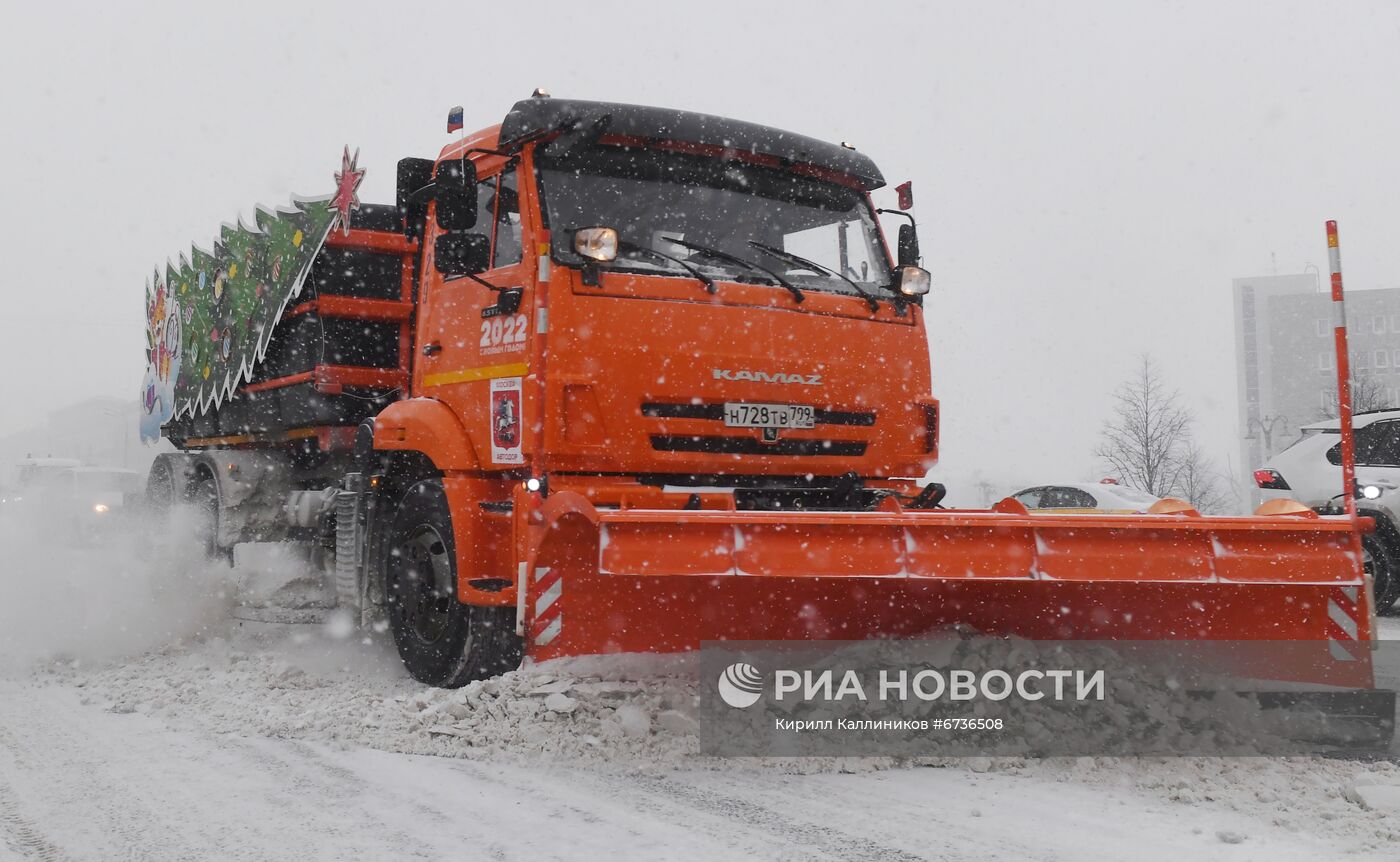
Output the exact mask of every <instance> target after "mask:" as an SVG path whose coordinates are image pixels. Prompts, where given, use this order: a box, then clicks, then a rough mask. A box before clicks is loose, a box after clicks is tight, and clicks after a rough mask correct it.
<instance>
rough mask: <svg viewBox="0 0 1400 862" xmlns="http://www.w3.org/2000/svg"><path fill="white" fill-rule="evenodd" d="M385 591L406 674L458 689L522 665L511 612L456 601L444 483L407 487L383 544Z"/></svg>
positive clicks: (454, 558)
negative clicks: (406, 670) (473, 681)
mask: <svg viewBox="0 0 1400 862" xmlns="http://www.w3.org/2000/svg"><path fill="white" fill-rule="evenodd" d="M383 572H384V586H385V592H386V594H387V598H388V606H389V625H390V628H391V629H392V631H393V634H394V645H395V646H397V647H398V650H399V657H400V658H401V659H402V660H403V663H404V667H406V668H407V669H408V672H409V674H411V675H412V676H413V678H414V679H416V680H418V681H419V682H422V683H425V684H427V685H432V686H437V687H439V688H458V687H460V686H463V685H466V684H467V683H468V682H471V681H472V680H477V679H485V678H487V677H491V676H495V675H497V674H500V673H505V672H506V671H509V670H514V669H515V668H517V667H519V666H520V660H521V657H522V655H523V650H522V643H521V639H520V638H519V637H518V636H517V635H516V634H515V609H514V608H504V607H477V606H472V605H465V604H462V603H461V602H460V601H458V599H457V545H456V542H455V541H454V540H453V537H452V512H451V510H450V509H449V508H448V506H447V495H446V494H445V493H444V492H443V489H442V483H441V482H440V481H438V480H436V479H427V480H424V481H421V482H418V483H416V484H414V485H412V486H410V487H409V489H408V491H407V492H406V493H405V494H404V496H403V499H402V501H401V502H400V503H399V507H398V511H397V512H396V513H395V515H394V519H393V523H392V524H391V525H390V527H389V530H388V535H387V536H386V541H385V542H384V567H383Z"/></svg>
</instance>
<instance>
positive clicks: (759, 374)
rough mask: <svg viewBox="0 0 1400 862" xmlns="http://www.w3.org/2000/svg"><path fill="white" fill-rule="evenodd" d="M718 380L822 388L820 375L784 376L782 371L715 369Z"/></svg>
mask: <svg viewBox="0 0 1400 862" xmlns="http://www.w3.org/2000/svg"><path fill="white" fill-rule="evenodd" d="M714 376H715V379H716V380H747V381H749V382H751V383H790V384H792V385H794V386H820V385H822V376H821V375H820V374H784V373H782V372H781V371H779V372H777V373H776V374H770V373H769V372H767V371H730V370H729V369H727V368H716V369H714Z"/></svg>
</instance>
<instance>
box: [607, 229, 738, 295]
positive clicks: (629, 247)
mask: <svg viewBox="0 0 1400 862" xmlns="http://www.w3.org/2000/svg"><path fill="white" fill-rule="evenodd" d="M617 250H618V251H626V252H633V253H636V252H640V253H642V254H649V255H652V256H653V257H659V258H661V259H662V260H669V261H670V262H671V263H674V264H676V265H678V266H679V267H680V268H681V269H683V270H685V271H686V272H688V273H690V274H691V275H693V276H695V277H696V279H698V280H699V281H700V283H701V284H703V285H705V290H707V291H709V292H710V293H714V292H715V280H714V279H713V278H710V277H709V276H708V275H705V273H703V272H701V271H700V270H698V269H696V268H695V267H693V266H691V265H690V264H688V263H686V262H685V261H683V260H681V259H680V258H678V257H672V256H671V255H669V254H667V253H665V252H664V251H657V250H656V249H654V248H647V247H646V246H644V245H637V244H636V243H634V242H628V241H627V240H625V239H619V240H618V241H617Z"/></svg>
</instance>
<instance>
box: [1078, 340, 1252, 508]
mask: <svg viewBox="0 0 1400 862" xmlns="http://www.w3.org/2000/svg"><path fill="white" fill-rule="evenodd" d="M1113 401H1114V406H1113V417H1112V418H1111V419H1110V420H1109V421H1108V422H1107V423H1106V424H1105V425H1104V429H1103V434H1102V437H1101V439H1100V441H1099V445H1098V447H1097V448H1096V449H1095V450H1094V454H1095V455H1097V456H1098V457H1100V458H1102V459H1103V460H1104V461H1106V462H1107V463H1108V466H1109V468H1110V469H1111V470H1112V471H1113V473H1114V474H1115V475H1116V476H1117V477H1118V479H1119V480H1120V481H1122V482H1123V483H1124V484H1126V485H1128V486H1130V487H1133V488H1137V489H1139V490H1141V491H1146V492H1147V493H1149V494H1154V495H1156V496H1158V497H1184V498H1185V499H1186V500H1188V501H1190V502H1191V503H1192V505H1194V506H1195V507H1196V508H1197V509H1199V510H1201V511H1202V512H1218V511H1223V510H1224V509H1225V508H1226V507H1227V506H1228V505H1229V501H1228V499H1227V498H1226V495H1225V494H1223V493H1222V492H1221V490H1220V477H1219V475H1218V474H1217V473H1216V471H1215V468H1214V466H1213V465H1212V464H1211V462H1210V459H1209V458H1208V457H1206V455H1205V453H1204V452H1202V451H1201V449H1200V447H1199V446H1198V445H1197V443H1196V441H1195V439H1194V438H1193V437H1192V434H1191V425H1192V423H1193V422H1194V417H1193V416H1192V415H1191V411H1190V410H1188V409H1187V408H1186V407H1185V406H1183V405H1182V403H1181V393H1179V392H1177V391H1176V390H1172V389H1168V388H1167V385H1166V383H1164V382H1163V380H1162V375H1161V372H1160V371H1159V370H1158V368H1157V363H1156V362H1155V361H1153V359H1152V357H1150V356H1143V357H1142V358H1141V360H1140V361H1139V364H1138V367H1137V369H1136V371H1134V373H1133V376H1132V377H1131V378H1129V379H1128V380H1126V381H1124V382H1123V384H1122V385H1121V386H1119V387H1118V389H1117V391H1116V392H1114V393H1113Z"/></svg>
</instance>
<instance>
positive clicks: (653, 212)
mask: <svg viewBox="0 0 1400 862" xmlns="http://www.w3.org/2000/svg"><path fill="white" fill-rule="evenodd" d="M463 164H465V165H466V166H467V167H466V168H465V170H463V169H462V168H461V167H459V166H460V165H463ZM448 166H450V167H451V168H452V169H454V170H455V171H456V172H458V173H464V174H466V175H468V176H470V178H471V182H470V183H469V184H467V185H466V187H465V190H452V191H451V192H450V193H451V194H452V195H453V198H452V200H451V201H450V202H447V203H444V201H445V200H446V199H447V194H448V192H447V191H445V189H444V190H442V191H439V193H438V194H437V195H435V199H434V200H432V201H431V202H430V203H429V204H428V205H427V206H426V207H425V208H424V209H422V210H421V211H420V214H419V215H418V218H421V220H422V221H421V225H422V227H421V230H422V233H421V235H422V237H423V266H422V270H421V272H422V277H421V285H420V288H419V290H420V292H419V304H418V319H417V341H418V343H419V346H420V348H421V349H420V351H419V355H418V356H416V357H415V361H416V364H415V367H414V370H413V394H414V395H415V396H417V397H422V398H428V399H432V400H433V401H435V402H437V403H439V404H441V405H444V406H446V407H447V408H448V411H449V412H450V413H451V415H452V417H453V418H455V419H456V420H457V421H459V422H460V423H461V426H462V429H463V432H464V433H465V435H466V437H467V438H468V439H469V441H470V454H469V455H468V454H466V453H465V452H463V453H461V454H460V457H462V458H464V459H465V460H464V461H462V462H461V463H462V465H463V466H468V465H470V468H471V469H474V470H482V471H487V472H493V471H524V472H529V473H531V474H532V475H549V476H551V478H553V479H554V480H555V481H556V482H558V481H563V482H565V483H568V482H570V481H572V480H570V479H569V478H567V477H570V476H589V477H597V476H625V477H630V478H632V479H638V478H646V479H649V480H651V484H653V485H654V484H656V483H657V482H658V481H664V483H667V484H672V485H703V484H705V481H703V480H708V479H714V480H715V481H714V482H713V484H715V485H716V486H724V487H729V486H732V485H733V484H734V480H735V479H738V480H739V481H740V482H741V483H742V482H744V481H751V480H757V479H758V478H760V477H766V478H768V479H772V478H775V477H789V478H791V479H798V478H800V479H801V481H802V482H804V483H808V484H812V485H813V486H814V487H819V486H821V485H822V484H823V483H824V482H828V481H830V480H833V479H835V478H836V477H845V476H850V475H851V474H854V475H855V476H857V477H859V478H860V479H861V480H880V479H884V478H887V477H895V476H910V475H922V474H923V473H924V472H925V470H926V469H927V467H928V466H930V465H931V464H932V463H933V461H934V459H935V458H936V443H937V429H936V404H935V402H934V401H933V400H932V399H931V398H930V396H929V371H928V352H927V347H926V334H925V331H924V326H923V320H922V316H921V309H920V301H921V299H922V296H921V293H920V291H921V290H925V289H926V286H927V282H926V280H925V281H924V282H923V283H922V284H918V283H912V282H911V283H907V284H904V285H901V284H900V283H899V282H900V269H899V268H898V267H897V266H896V265H895V262H894V261H893V260H892V259H891V257H890V255H889V253H888V251H887V249H886V245H885V242H884V238H883V236H882V234H881V231H880V227H879V223H878V220H877V217H876V213H875V209H874V207H873V205H872V204H871V201H870V198H869V192H870V191H871V190H872V189H874V188H878V187H879V186H881V185H882V184H883V179H882V177H881V175H880V173H879V171H878V169H877V168H876V167H875V165H874V164H873V163H872V162H871V161H870V160H869V159H868V158H866V157H865V156H864V155H862V154H860V153H858V152H856V151H855V150H852V149H849V148H846V147H839V146H834V145H831V144H825V143H822V142H819V141H814V140H811V139H807V138H803V137H801V136H797V135H792V134H790V133H784V132H780V131H778V130H774V129H769V128H766V127H762V126H756V125H752V124H748V123H741V122H737V121H733V120H727V119H721V118H717V117H708V116H704V115H699V114H687V113H682V112H676V111H665V110H660V109H654V108H641V107H636V106H627V105H615V104H607V103H591V102H578V101H563V100H554V99H532V100H528V101H525V102H522V103H519V104H517V105H516V106H515V108H514V109H513V110H512V111H511V113H510V114H509V115H508V116H507V118H506V120H505V122H504V123H503V124H502V125H501V126H499V127H496V128H492V129H488V130H485V131H482V132H479V133H477V134H475V135H472V136H471V137H468V138H466V139H464V140H463V141H461V142H459V143H457V144H454V145H452V146H449V147H447V148H445V149H444V151H443V153H442V155H441V157H440V158H439V159H438V160H437V162H436V164H435V165H434V167H433V177H434V182H435V183H436V182H437V178H440V177H442V175H443V173H444V171H445V170H446V169H447V167H448ZM438 187H439V188H440V189H442V188H443V187H442V186H441V185H439V186H438ZM404 197H411V191H410V192H409V194H401V198H404ZM463 210H466V211H467V213H466V217H465V218H464V217H463V212H462V211H463ZM411 217H412V216H411ZM590 243H591V244H590ZM910 264H911V265H912V261H911V262H910ZM924 278H925V279H926V276H924ZM901 287H903V288H904V289H903V290H902V289H901ZM396 408H397V409H394V408H391V409H390V410H389V411H387V413H388V414H390V415H388V416H385V417H382V419H381V422H380V423H379V427H378V430H377V432H376V445H377V446H380V447H382V448H386V449H387V448H392V447H393V446H394V445H395V443H396V442H403V441H395V440H394V439H393V438H394V437H396V436H398V434H399V433H400V430H399V428H398V427H397V426H396V425H394V423H393V419H392V414H395V413H398V412H399V411H401V410H402V411H411V410H413V409H414V405H413V404H411V403H410V404H407V405H396ZM848 481H849V480H848Z"/></svg>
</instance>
